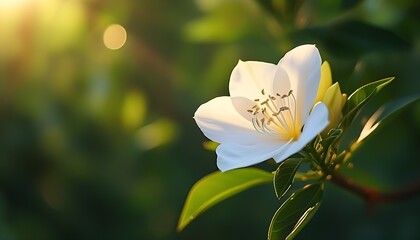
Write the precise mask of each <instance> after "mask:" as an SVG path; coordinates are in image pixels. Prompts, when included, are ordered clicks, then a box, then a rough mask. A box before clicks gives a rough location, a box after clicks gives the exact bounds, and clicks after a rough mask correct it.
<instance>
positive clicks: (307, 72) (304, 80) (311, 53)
mask: <svg viewBox="0 0 420 240" xmlns="http://www.w3.org/2000/svg"><path fill="white" fill-rule="evenodd" d="M278 65H279V66H280V67H281V68H283V69H284V70H285V71H286V72H287V75H288V76H289V79H290V84H291V87H292V89H293V90H294V95H295V97H296V99H297V112H298V116H297V119H298V121H299V123H303V122H305V121H306V118H307V117H308V116H309V112H310V111H311V108H312V106H313V104H314V101H315V97H316V94H317V92H318V86H319V81H320V76H321V57H320V55H319V51H318V49H317V48H316V47H315V45H302V46H299V47H296V48H294V49H292V50H291V51H289V52H288V53H286V55H285V56H284V57H283V58H282V59H281V60H280V62H279V63H278Z"/></svg>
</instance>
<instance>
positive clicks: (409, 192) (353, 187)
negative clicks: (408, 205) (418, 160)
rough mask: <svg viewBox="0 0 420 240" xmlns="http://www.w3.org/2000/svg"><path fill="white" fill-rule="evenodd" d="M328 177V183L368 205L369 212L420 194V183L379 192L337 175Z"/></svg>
mask: <svg viewBox="0 0 420 240" xmlns="http://www.w3.org/2000/svg"><path fill="white" fill-rule="evenodd" d="M330 176H331V177H329V178H327V179H328V180H329V181H331V182H333V183H335V184H336V185H338V186H340V187H343V188H345V189H347V190H348V191H350V192H352V193H354V194H356V195H359V196H360V197H362V198H363V199H364V200H365V201H366V203H367V204H368V209H370V210H372V208H373V207H374V206H376V205H377V204H380V203H387V202H397V201H402V200H405V199H408V198H410V197H413V196H415V195H417V194H420V181H417V182H415V183H413V184H410V185H407V186H405V187H403V188H401V189H398V190H395V191H391V192H381V191H379V190H377V189H374V188H370V187H366V186H362V185H359V184H357V183H355V182H353V181H352V180H350V179H347V178H345V177H344V176H342V175H339V174H337V173H334V174H331V175H330Z"/></svg>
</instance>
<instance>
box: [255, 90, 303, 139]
mask: <svg viewBox="0 0 420 240" xmlns="http://www.w3.org/2000/svg"><path fill="white" fill-rule="evenodd" d="M261 95H262V99H254V101H255V103H256V104H255V105H254V106H253V107H252V108H251V109H249V110H248V112H249V113H250V114H252V124H253V125H254V128H255V130H257V132H259V133H263V134H272V135H275V136H277V137H279V138H281V139H282V140H291V139H292V140H297V139H298V138H299V136H300V134H301V128H302V126H300V124H298V122H297V119H296V98H295V96H294V94H293V90H290V91H289V92H288V93H287V94H280V93H276V94H275V96H272V95H268V96H266V94H265V91H264V89H262V90H261ZM261 100H263V101H261Z"/></svg>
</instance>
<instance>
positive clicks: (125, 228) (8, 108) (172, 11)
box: [0, 0, 420, 240]
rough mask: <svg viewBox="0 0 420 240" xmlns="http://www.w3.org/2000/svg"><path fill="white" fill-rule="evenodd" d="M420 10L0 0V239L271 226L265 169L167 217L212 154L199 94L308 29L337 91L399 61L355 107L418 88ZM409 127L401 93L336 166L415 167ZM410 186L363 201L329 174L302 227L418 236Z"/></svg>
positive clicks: (207, 234)
mask: <svg viewBox="0 0 420 240" xmlns="http://www.w3.org/2000/svg"><path fill="white" fill-rule="evenodd" d="M419 13H420V4H419V1H417V0H389V1H385V0H377V1H375V0H367V1H357V0H342V1H335V0H321V1H315V0H306V1H304V0H298V1H287V0H225V1H222V0H197V1H162V0H153V1H151V0H136V1H135V0H120V1H110V0H0V239H2V240H21V239H22V240H24V239H28V240H29V239H46V240H49V239H203V240H207V239H209V240H210V239H220V240H222V239H231V240H233V239H265V238H266V234H267V229H268V225H269V223H270V220H271V217H272V215H273V214H274V212H275V210H276V209H277V208H278V207H279V205H280V204H281V202H278V201H277V200H276V198H275V195H274V191H273V189H272V186H270V185H267V186H262V187H257V188H255V189H251V190H249V191H247V192H244V193H241V194H239V195H238V196H235V197H233V198H232V199H229V200H227V201H226V202H223V203H221V204H220V205H218V206H215V207H214V208H212V209H211V210H210V211H208V212H207V213H205V214H204V215H203V216H200V217H199V218H198V219H196V220H195V221H194V222H192V223H191V225H190V226H188V227H187V228H186V229H185V230H184V231H183V232H181V233H176V232H175V227H176V224H177V220H178V216H179V214H180V212H181V209H182V206H183V203H184V200H185V198H186V196H187V193H188V191H189V189H190V187H191V186H192V185H193V184H194V183H195V182H196V181H197V180H198V179H200V178H201V177H203V176H205V175H206V174H208V173H210V172H213V171H215V170H216V169H217V168H216V164H215V159H216V156H215V154H214V153H213V152H210V151H206V150H204V149H203V147H202V143H203V142H204V141H205V140H206V139H205V137H204V136H203V134H202V133H201V132H200V131H199V129H198V128H197V127H196V125H195V123H194V120H193V119H192V116H193V114H194V112H195V109H196V108H197V107H198V106H199V105H200V104H202V103H204V102H205V101H208V100H210V99H211V98H213V97H216V96H220V95H227V94H228V88H227V86H228V80H229V76H230V72H231V70H232V69H233V67H234V66H235V65H236V63H237V62H238V60H239V59H242V60H258V61H265V62H273V63H276V62H277V61H278V60H279V59H280V58H281V57H282V56H283V54H284V53H285V52H286V51H288V50H290V49H292V48H293V47H295V46H297V45H299V44H303V43H314V44H316V45H317V47H318V48H319V49H320V52H321V56H322V58H323V59H324V60H328V61H329V62H330V64H331V67H332V72H333V79H334V80H335V81H340V85H341V86H342V90H343V92H347V93H351V92H352V91H353V90H354V89H356V88H357V87H359V86H361V85H362V84H365V83H368V82H371V81H374V80H378V79H381V78H384V77H388V76H396V80H395V81H394V82H393V83H392V84H391V85H390V86H389V87H387V88H386V89H384V90H383V91H382V92H381V93H380V94H378V95H377V96H376V97H375V98H374V99H373V101H372V102H370V103H369V105H368V106H367V108H366V110H365V111H364V112H363V114H361V116H359V118H358V121H359V122H360V121H363V120H365V119H366V117H368V116H369V115H370V114H371V113H372V112H373V111H374V110H375V109H376V108H378V107H379V106H380V105H382V104H383V103H385V102H388V101H391V100H392V99H395V98H401V97H404V96H410V95H413V94H419V93H420V79H419V76H420V27H419V26H420V14H419ZM113 24H119V25H118V26H120V27H118V26H117V25H113ZM110 26H112V27H111V28H108V27H110ZM121 26H122V27H121ZM124 29H125V30H124ZM124 31H125V32H124ZM125 33H126V41H125ZM419 133H420V105H419V104H417V105H411V106H410V107H409V108H407V109H406V110H404V111H403V112H401V113H400V114H399V115H398V116H396V117H394V118H393V119H392V120H391V121H389V122H388V125H385V126H384V127H383V128H382V129H380V130H379V131H378V134H376V135H375V136H373V137H372V138H370V139H369V140H367V143H366V144H365V145H364V146H363V147H362V148H361V149H360V151H359V152H357V154H355V156H354V168H353V169H352V170H346V172H347V173H346V174H347V175H349V176H350V177H352V178H353V179H355V180H356V181H358V182H361V183H363V184H366V185H370V186H374V187H378V188H381V189H385V190H387V189H388V190H389V189H394V188H398V187H399V186H402V185H405V184H407V183H410V182H412V181H415V180H416V179H418V178H419V177H420V176H419V174H418V169H419V167H420V161H419V154H418V143H419V142H420V134H419ZM264 167H267V168H271V169H275V166H270V165H265V166H264ZM419 201H420V198H419V197H418V196H417V197H414V198H411V199H409V200H406V201H403V202H398V203H395V204H386V205H381V206H379V207H378V208H377V209H375V211H374V212H373V213H368V212H367V211H366V208H365V206H364V203H363V202H362V200H361V199H359V198H358V197H356V196H353V195H351V194H349V193H347V192H345V191H343V190H341V189H338V188H337V187H335V186H334V185H327V188H326V196H325V200H324V202H323V205H322V206H321V208H320V211H318V213H317V215H316V216H315V217H314V219H313V220H312V221H311V223H310V224H308V226H307V227H306V228H305V229H304V231H303V232H302V233H301V234H300V235H299V237H298V239H407V240H408V239H419V238H420V228H419V226H420V207H419V204H418V203H419Z"/></svg>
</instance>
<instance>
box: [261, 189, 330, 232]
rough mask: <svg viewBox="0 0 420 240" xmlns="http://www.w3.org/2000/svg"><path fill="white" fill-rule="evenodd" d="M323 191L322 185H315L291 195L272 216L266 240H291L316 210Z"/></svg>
mask: <svg viewBox="0 0 420 240" xmlns="http://www.w3.org/2000/svg"><path fill="white" fill-rule="evenodd" d="M323 189H324V187H323V184H322V183H316V184H312V185H307V186H305V187H304V188H303V189H300V190H299V191H297V192H295V193H294V194H292V195H291V196H290V197H289V198H288V199H287V200H286V201H285V202H284V203H283V204H282V205H281V206H280V208H279V209H278V210H277V211H276V213H275V214H274V217H273V219H272V220H271V223H270V228H269V230H268V240H280V239H281V240H283V239H287V240H290V239H293V238H294V237H295V236H296V235H297V234H298V233H299V232H300V231H301V230H302V229H303V227H304V226H305V225H306V224H307V223H308V222H309V221H310V220H311V218H312V217H313V216H314V214H315V213H316V211H317V210H318V208H319V206H320V205H321V201H322V193H323V191H324V190H323Z"/></svg>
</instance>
